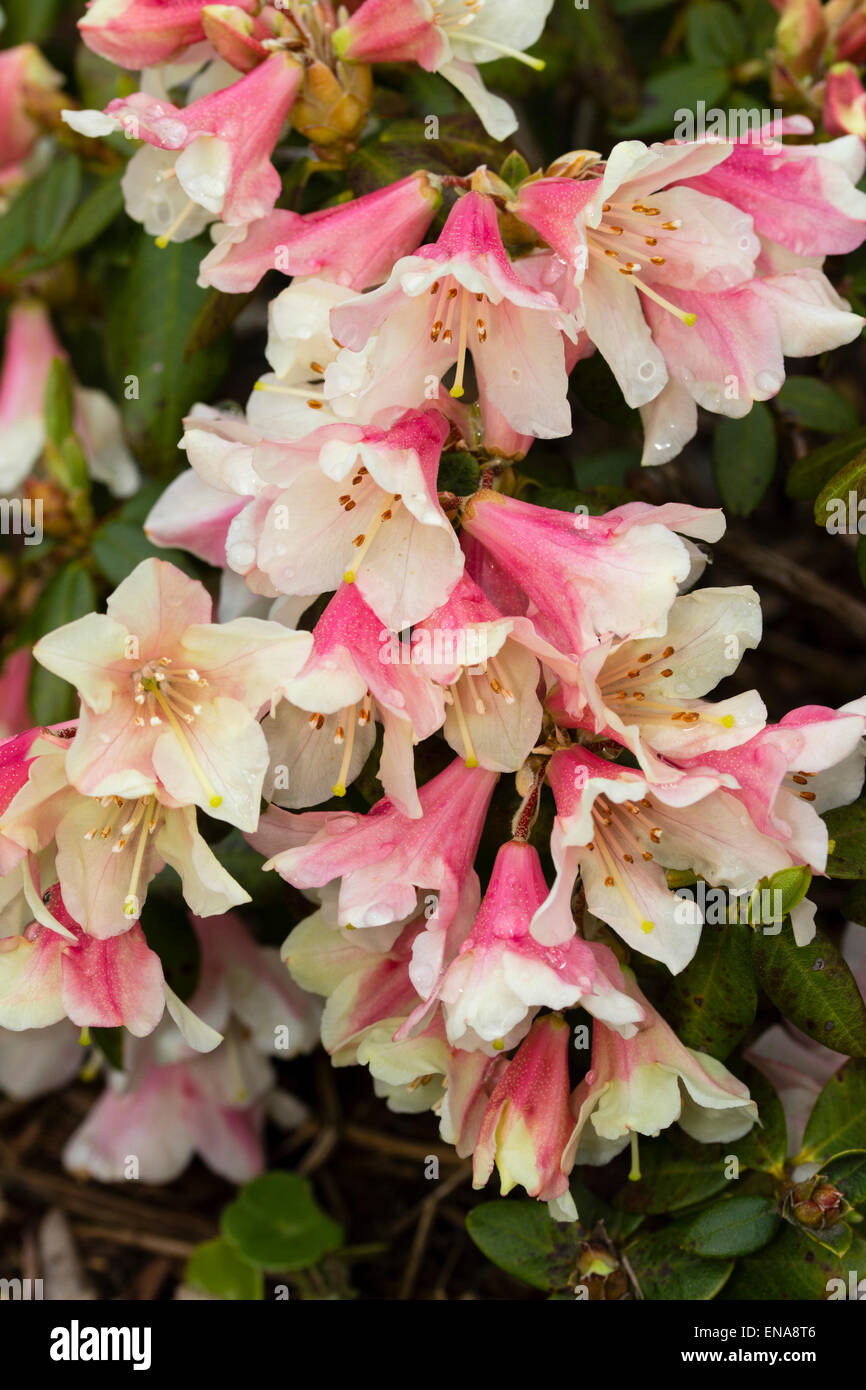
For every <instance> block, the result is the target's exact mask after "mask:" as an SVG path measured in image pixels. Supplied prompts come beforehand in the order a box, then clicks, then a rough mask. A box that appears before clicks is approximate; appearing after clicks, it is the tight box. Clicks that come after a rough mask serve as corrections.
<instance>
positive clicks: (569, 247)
mask: <svg viewBox="0 0 866 1390" xmlns="http://www.w3.org/2000/svg"><path fill="white" fill-rule="evenodd" d="M727 153H728V148H727V146H724V145H714V144H709V143H707V144H700V143H697V144H695V143H683V144H675V145H657V146H653V147H651V148H647V146H646V145H644V144H643V143H642V142H641V141H639V140H632V141H623V142H622V143H621V144H619V145H616V146H615V147H614V149H613V150H612V151H611V154H610V156H609V158H608V159H607V162H606V164H605V167H604V173H603V175H602V176H601V177H594V178H587V179H584V180H574V179H568V178H562V177H553V178H544V179H538V180H532V181H530V182H528V183H526V184H524V185H523V186H522V188H521V189H520V191H519V193H518V197H517V199H516V201H515V203H514V204H513V207H514V211H515V212H516V213H517V215H518V216H519V217H521V218H522V219H523V220H524V221H525V222H528V223H529V225H530V226H532V227H534V228H535V230H536V231H538V232H540V233H541V235H542V236H543V237H544V238H545V240H546V241H548V242H549V244H550V245H551V246H552V247H553V248H554V250H556V251H558V252H559V254H560V255H561V256H563V257H564V258H565V260H566V261H567V262H568V263H569V264H570V265H571V267H572V269H573V271H574V274H575V279H576V280H577V281H578V282H579V283H580V293H581V300H582V304H583V310H584V314H585V320H586V331H587V334H588V335H589V337H590V339H591V340H592V342H593V343H595V345H596V347H597V348H598V349H599V351H600V352H601V353H602V355H603V356H604V357H605V358H606V360H607V361H608V363H609V364H610V367H611V369H612V371H613V373H614V375H615V376H616V378H617V381H618V382H619V384H620V387H621V388H622V392H623V395H624V396H625V398H626V400H627V402H628V404H629V405H631V406H640V405H646V403H647V402H648V401H651V400H652V399H653V397H655V396H657V395H658V393H659V391H660V390H661V389H662V387H663V386H664V384H665V381H666V378H667V369H666V365H665V360H664V357H663V355H662V353H661V352H660V351H659V349H658V347H657V345H656V344H655V342H654V341H653V337H652V333H651V327H650V324H649V323H648V322H647V319H646V316H645V313H644V310H645V309H646V307H647V306H648V304H654V305H657V306H660V308H661V311H662V312H664V313H667V314H669V315H672V316H673V318H674V319H675V320H676V321H677V322H678V323H679V324H680V326H682V325H683V324H685V325H686V326H689V325H691V324H692V323H693V322H694V318H695V316H694V314H692V313H689V312H683V310H682V309H681V308H680V307H679V299H678V298H676V297H675V302H671V299H670V291H671V290H688V291H699V290H702V291H705V292H710V293H718V292H719V291H721V290H725V289H729V288H731V287H732V286H734V285H738V284H741V283H742V282H744V281H746V280H749V279H750V278H751V276H752V275H753V274H754V263H755V258H756V256H757V254H758V251H759V249H760V248H759V243H758V239H757V237H755V235H754V233H753V231H752V223H751V219H750V218H749V217H748V216H747V215H744V214H743V213H740V212H737V211H735V210H734V209H732V208H731V207H730V206H729V205H728V204H726V203H724V202H722V201H721V200H720V199H718V198H712V197H708V196H707V195H706V194H703V193H698V192H696V191H695V189H694V188H688V187H682V186H680V185H681V184H682V182H683V181H684V180H685V179H688V178H690V177H691V176H693V175H695V174H699V173H702V172H703V171H704V170H707V169H711V168H712V167H713V166H714V165H716V164H718V163H719V162H720V161H721V160H724V159H725V158H726V156H727ZM686 336H687V337H688V335H686Z"/></svg>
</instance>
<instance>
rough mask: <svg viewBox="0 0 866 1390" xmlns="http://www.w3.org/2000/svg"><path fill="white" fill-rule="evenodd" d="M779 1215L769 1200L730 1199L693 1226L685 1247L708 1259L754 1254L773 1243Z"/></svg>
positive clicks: (685, 1238) (712, 1208)
mask: <svg viewBox="0 0 866 1390" xmlns="http://www.w3.org/2000/svg"><path fill="white" fill-rule="evenodd" d="M779 1220H780V1218H779V1213H778V1211H777V1209H776V1205H775V1203H774V1202H772V1201H771V1200H770V1199H769V1197H727V1198H725V1200H724V1201H721V1202H715V1203H714V1204H713V1206H711V1207H707V1209H706V1210H705V1211H702V1212H701V1213H700V1215H699V1216H696V1217H695V1218H694V1220H693V1221H692V1222H691V1223H690V1225H689V1227H688V1230H687V1232H686V1234H685V1236H684V1239H683V1248H684V1249H685V1250H687V1251H688V1252H689V1253H690V1254H692V1255H700V1256H702V1257H704V1258H714V1259H727V1258H732V1257H734V1256H736V1255H751V1254H752V1253H753V1252H754V1251H755V1250H760V1249H761V1247H762V1246H764V1245H766V1244H767V1242H768V1241H770V1240H772V1238H773V1236H774V1235H775V1234H776V1230H777V1229H778V1226H779Z"/></svg>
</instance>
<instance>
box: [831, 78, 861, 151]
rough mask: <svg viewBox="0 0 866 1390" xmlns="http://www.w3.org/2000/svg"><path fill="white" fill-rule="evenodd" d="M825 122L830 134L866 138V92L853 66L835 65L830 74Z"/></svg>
mask: <svg viewBox="0 0 866 1390" xmlns="http://www.w3.org/2000/svg"><path fill="white" fill-rule="evenodd" d="M822 119H823V122H824V129H825V130H826V131H827V134H828V135H859V137H860V139H861V140H862V139H863V138H864V136H866V91H864V90H863V83H862V82H861V81H860V74H859V72H858V71H857V69H856V68H855V67H854V64H853V63H834V64H833V66H832V67H831V69H830V71H829V72H828V73H827V81H826V83H825V86H824V106H823V112H822Z"/></svg>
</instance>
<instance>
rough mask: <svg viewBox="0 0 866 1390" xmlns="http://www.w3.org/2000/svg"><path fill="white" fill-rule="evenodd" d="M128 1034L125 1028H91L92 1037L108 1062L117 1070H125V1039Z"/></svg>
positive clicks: (92, 1040)
mask: <svg viewBox="0 0 866 1390" xmlns="http://www.w3.org/2000/svg"><path fill="white" fill-rule="evenodd" d="M126 1036H127V1034H126V1030H125V1029H123V1028H91V1030H90V1039H91V1042H92V1043H93V1044H94V1046H96V1047H98V1048H99V1050H100V1052H101V1053H102V1055H103V1057H104V1058H105V1060H106V1062H107V1063H108V1065H109V1066H110V1067H112V1068H113V1069H114V1070H115V1071H123V1040H124V1038H125V1037H126Z"/></svg>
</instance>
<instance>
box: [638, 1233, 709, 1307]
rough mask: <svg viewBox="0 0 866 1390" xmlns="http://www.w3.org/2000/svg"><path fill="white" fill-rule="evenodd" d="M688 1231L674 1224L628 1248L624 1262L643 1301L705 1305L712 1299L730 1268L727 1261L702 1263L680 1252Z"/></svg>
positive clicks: (700, 1258)
mask: <svg viewBox="0 0 866 1390" xmlns="http://www.w3.org/2000/svg"><path fill="white" fill-rule="evenodd" d="M688 1229H689V1227H688V1225H687V1224H684V1223H683V1222H675V1223H674V1224H673V1225H671V1226H666V1227H665V1229H664V1230H662V1231H656V1232H655V1233H654V1234H652V1235H639V1236H638V1237H637V1239H636V1240H635V1241H634V1242H633V1243H632V1244H631V1245H630V1246H628V1248H627V1250H626V1254H627V1256H628V1262H629V1264H630V1265H631V1267H632V1269H633V1270H634V1273H635V1276H636V1278H637V1281H638V1283H639V1284H640V1287H641V1292H642V1293H643V1296H644V1298H646V1299H649V1300H650V1301H652V1302H655V1301H657V1300H670V1301H679V1300H680V1299H695V1300H699V1301H702V1302H707V1301H708V1300H709V1299H711V1298H715V1296H716V1294H717V1293H718V1292H719V1290H720V1289H721V1288H722V1287H723V1285H724V1283H725V1281H726V1280H727V1279H728V1278H729V1277H730V1274H731V1270H732V1269H733V1268H734V1265H733V1261H731V1260H713V1259H705V1258H704V1257H703V1256H700V1255H693V1254H691V1253H689V1252H688V1251H686V1250H684V1249H683V1248H682V1241H683V1239H684V1237H685V1234H686V1232H687V1231H688Z"/></svg>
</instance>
